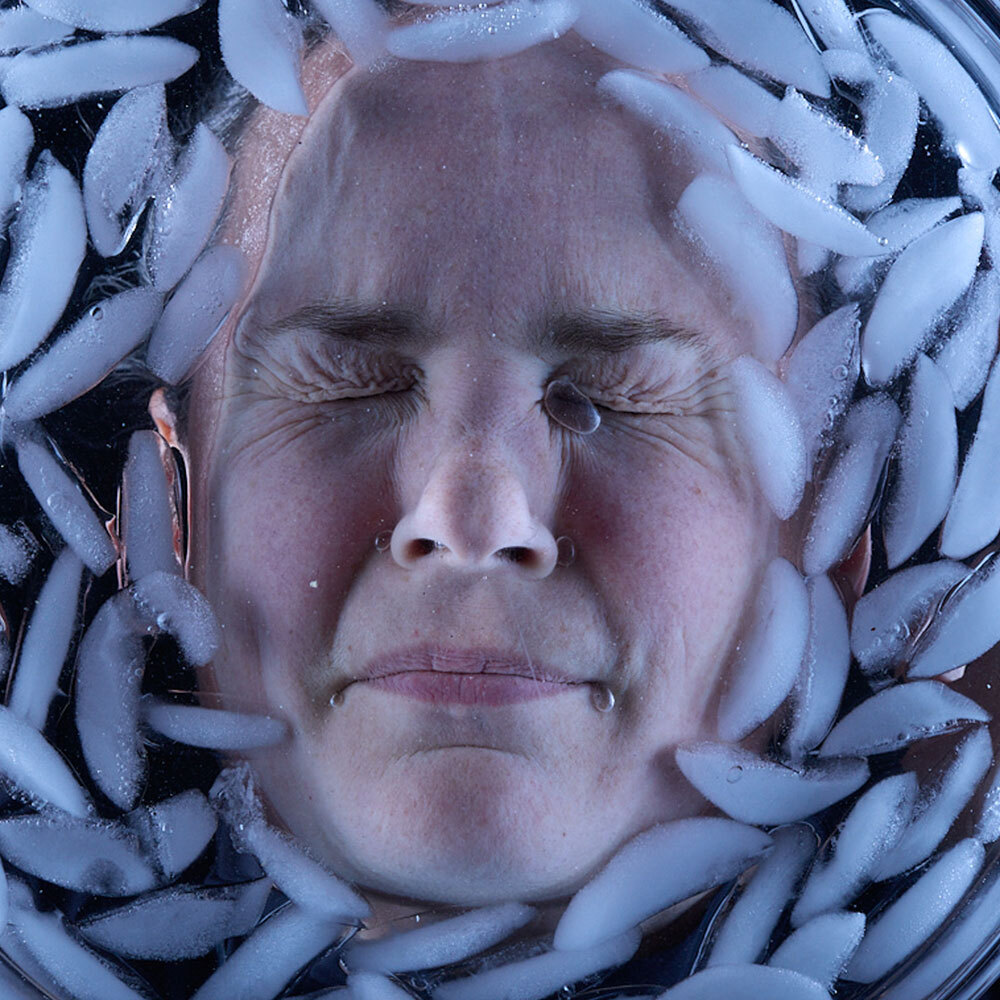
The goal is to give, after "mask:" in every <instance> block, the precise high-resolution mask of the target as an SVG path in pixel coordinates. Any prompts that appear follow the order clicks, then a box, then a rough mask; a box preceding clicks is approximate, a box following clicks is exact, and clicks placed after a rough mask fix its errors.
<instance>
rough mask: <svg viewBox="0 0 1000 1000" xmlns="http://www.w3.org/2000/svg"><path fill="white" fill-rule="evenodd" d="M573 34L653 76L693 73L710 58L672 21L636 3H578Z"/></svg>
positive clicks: (610, 0) (634, 0)
mask: <svg viewBox="0 0 1000 1000" xmlns="http://www.w3.org/2000/svg"><path fill="white" fill-rule="evenodd" d="M577 3H578V6H579V8H580V16H579V17H578V18H577V19H576V21H575V22H574V24H573V30H574V31H575V32H576V33H577V34H578V35H580V36H581V37H582V38H585V39H586V40H587V41H588V42H590V43H591V44H592V45H595V46H597V48H599V49H600V50H601V51H602V52H607V53H608V55H611V56H614V58H615V59H620V60H621V61H622V62H624V63H630V64H631V65H632V66H637V67H638V68H639V69H644V70H649V71H650V72H654V73H692V72H694V71H695V70H699V69H704V68H705V67H706V66H708V64H709V61H710V60H709V58H708V55H707V54H706V53H705V51H704V50H703V49H701V48H699V47H698V46H697V45H695V43H694V42H692V41H691V39H689V38H688V37H687V35H685V34H684V33H683V32H682V31H681V30H680V28H678V27H677V25H676V24H674V23H673V21H670V20H668V19H667V18H665V17H663V16H662V15H661V14H659V13H658V12H657V11H656V10H655V9H654V8H652V7H647V6H646V5H645V4H643V3H641V2H637V0H577Z"/></svg>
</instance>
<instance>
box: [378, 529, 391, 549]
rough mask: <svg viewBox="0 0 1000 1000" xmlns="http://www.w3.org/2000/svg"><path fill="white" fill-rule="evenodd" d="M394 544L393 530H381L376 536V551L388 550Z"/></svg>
mask: <svg viewBox="0 0 1000 1000" xmlns="http://www.w3.org/2000/svg"><path fill="white" fill-rule="evenodd" d="M390 545H392V532H391V531H380V532H379V533H378V534H377V535H376V536H375V551H376V552H387V551H388V550H389V546H390Z"/></svg>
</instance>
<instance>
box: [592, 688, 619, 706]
mask: <svg viewBox="0 0 1000 1000" xmlns="http://www.w3.org/2000/svg"><path fill="white" fill-rule="evenodd" d="M590 703H591V704H592V705H593V706H594V708H596V709H597V711H598V712H610V711H611V709H613V708H614V707H615V693H614V691H612V690H611V688H609V687H608V686H607V684H591V685H590Z"/></svg>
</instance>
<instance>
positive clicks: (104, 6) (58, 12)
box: [26, 0, 204, 32]
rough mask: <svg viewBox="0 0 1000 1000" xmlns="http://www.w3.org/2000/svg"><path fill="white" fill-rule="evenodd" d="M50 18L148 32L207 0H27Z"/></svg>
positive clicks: (97, 28)
mask: <svg viewBox="0 0 1000 1000" xmlns="http://www.w3.org/2000/svg"><path fill="white" fill-rule="evenodd" d="M26 2H27V4H28V5H29V6H30V7H32V8H33V9H34V10H36V11H38V13H40V14H44V15H45V16H46V17H55V18H58V19H59V20H61V21H65V22H66V23H67V24H72V25H75V26H76V27H77V28H87V29H88V30H90V31H111V32H125V31H144V30H145V29H146V28H155V27H156V26H157V25H158V24H163V22H164V21H169V20H171V19H172V18H175V17H180V16H182V15H183V14H190V13H191V11H193V10H197V9H198V8H199V7H200V6H201V5H202V3H203V2H204V0H142V2H141V3H137V2H136V0H26Z"/></svg>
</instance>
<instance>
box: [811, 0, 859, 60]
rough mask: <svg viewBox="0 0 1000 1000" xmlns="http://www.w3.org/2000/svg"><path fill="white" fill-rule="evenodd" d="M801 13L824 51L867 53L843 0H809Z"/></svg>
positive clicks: (852, 16) (853, 19)
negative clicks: (841, 50)
mask: <svg viewBox="0 0 1000 1000" xmlns="http://www.w3.org/2000/svg"><path fill="white" fill-rule="evenodd" d="M802 12H803V13H804V14H805V16H806V19H807V20H808V21H809V27H811V28H812V30H813V31H814V32H815V33H816V36H817V37H818V38H819V40H820V41H821V42H822V43H823V47H824V48H825V49H826V50H830V49H846V50H848V51H849V52H856V53H862V54H864V53H865V52H866V51H867V50H866V48H865V42H864V39H863V38H862V37H861V32H860V31H859V30H858V25H857V21H856V20H855V17H854V13H853V12H852V11H851V9H850V8H849V7H848V6H847V4H846V3H845V2H844V0H809V3H808V4H805V5H804V6H803V7H802Z"/></svg>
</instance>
